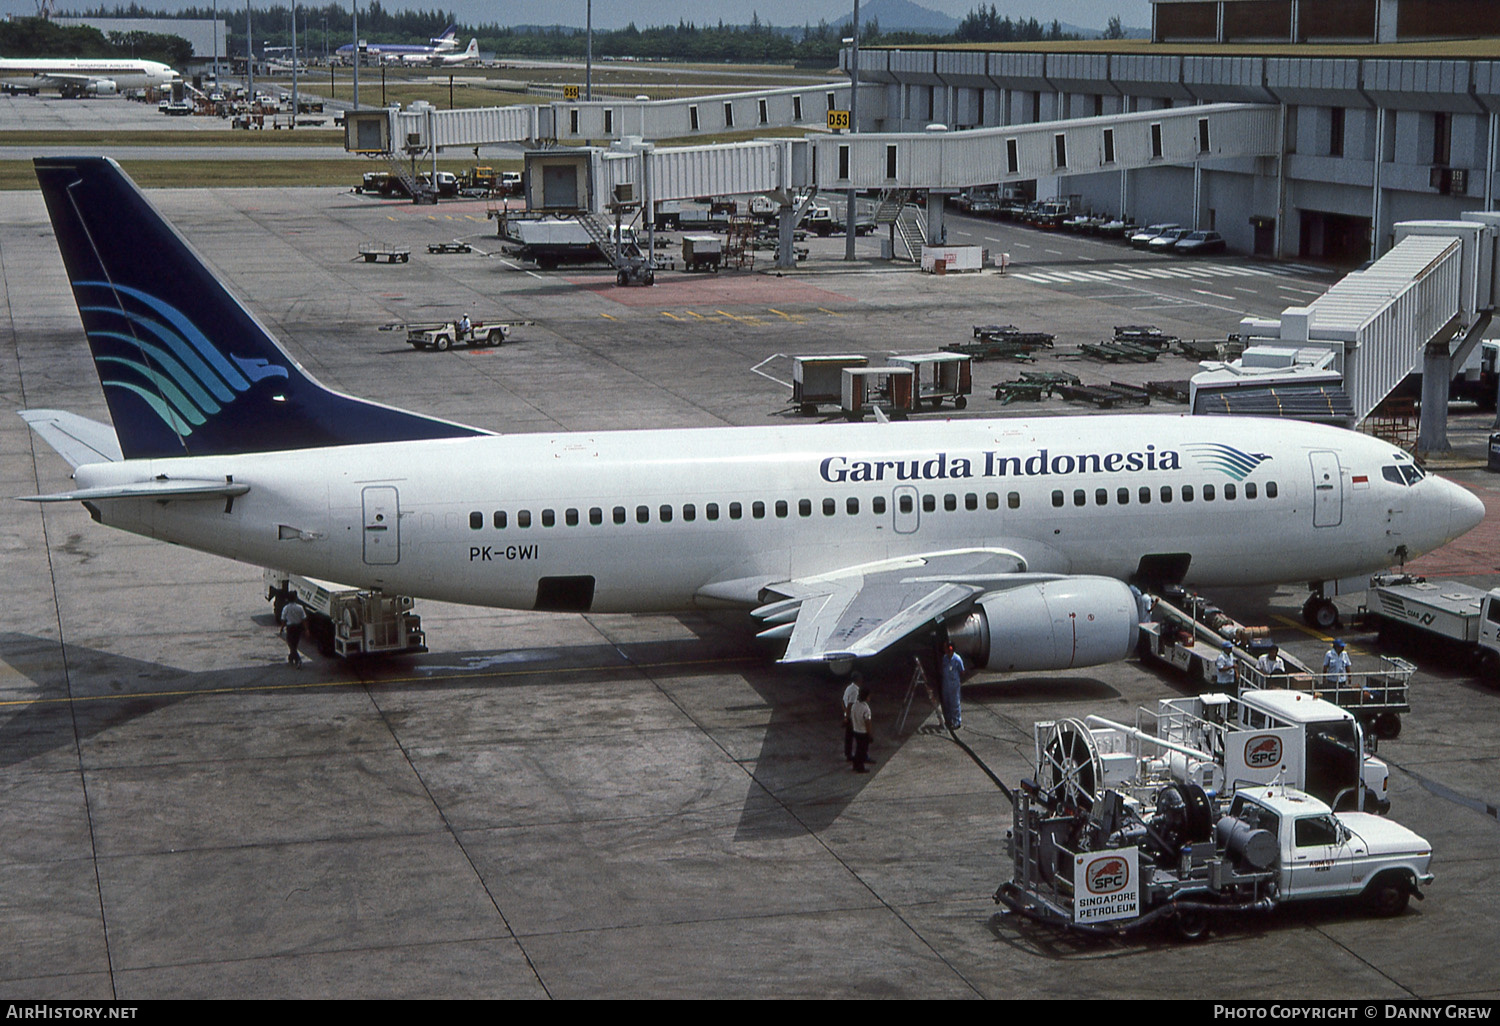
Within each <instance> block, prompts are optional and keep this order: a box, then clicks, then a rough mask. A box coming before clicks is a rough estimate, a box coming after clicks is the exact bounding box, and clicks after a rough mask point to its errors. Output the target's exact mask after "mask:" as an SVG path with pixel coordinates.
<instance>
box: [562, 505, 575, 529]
mask: <svg viewBox="0 0 1500 1026" xmlns="http://www.w3.org/2000/svg"><path fill="white" fill-rule="evenodd" d="M563 523H565V524H567V525H568V526H569V527H577V526H578V511H577V510H576V509H565V510H563Z"/></svg>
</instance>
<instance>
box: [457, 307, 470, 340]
mask: <svg viewBox="0 0 1500 1026" xmlns="http://www.w3.org/2000/svg"><path fill="white" fill-rule="evenodd" d="M473 330H474V325H473V324H471V323H470V322H469V315H468V314H464V315H463V317H462V318H461V319H460V320H459V322H458V340H459V341H460V342H466V341H468V338H469V334H470V332H472V331H473Z"/></svg>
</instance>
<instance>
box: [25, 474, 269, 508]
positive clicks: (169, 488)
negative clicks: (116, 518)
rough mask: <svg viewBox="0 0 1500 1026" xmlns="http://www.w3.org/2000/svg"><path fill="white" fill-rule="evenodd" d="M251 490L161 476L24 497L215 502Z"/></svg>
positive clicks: (34, 499) (29, 499)
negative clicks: (128, 482) (201, 500)
mask: <svg viewBox="0 0 1500 1026" xmlns="http://www.w3.org/2000/svg"><path fill="white" fill-rule="evenodd" d="M249 490H250V486H249V485H247V484H236V483H235V482H233V481H231V480H228V479H227V478H226V479H225V480H223V481H193V480H189V479H187V478H168V477H158V478H154V479H152V480H150V481H136V482H133V483H131V484H120V485H108V486H105V487H103V488H80V489H78V490H77V491H75V492H56V493H54V494H52V495H22V496H21V497H20V498H21V500H22V501H23V502H97V501H102V500H105V499H216V498H233V497H234V496H236V495H244V494H245V493H246V492H248V491H249Z"/></svg>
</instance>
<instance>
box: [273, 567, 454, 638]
mask: <svg viewBox="0 0 1500 1026" xmlns="http://www.w3.org/2000/svg"><path fill="white" fill-rule="evenodd" d="M262 578H263V580H264V581H265V585H266V600H267V601H268V602H270V603H271V608H272V612H273V613H274V614H275V616H276V621H277V622H278V623H280V622H281V611H282V610H283V609H285V608H286V605H287V603H289V602H300V603H301V604H302V605H303V606H305V607H306V608H307V630H308V634H309V635H310V636H311V637H312V639H313V640H314V641H316V642H317V643H318V650H319V651H320V652H322V653H323V654H324V655H336V656H338V657H340V658H341V659H347V658H349V657H350V656H361V655H401V654H412V653H417V652H426V651H427V635H426V634H425V633H423V631H422V618H421V617H420V616H418V615H417V614H416V613H414V612H412V605H413V601H412V598H411V596H409V595H386V594H384V593H383V592H379V591H369V590H365V589H361V588H351V587H348V586H347V585H343V584H334V583H333V582H332V581H320V580H316V579H315V578H312V577H302V576H300V575H298V574H288V573H282V572H281V571H279V570H266V571H264V572H263V574H262Z"/></svg>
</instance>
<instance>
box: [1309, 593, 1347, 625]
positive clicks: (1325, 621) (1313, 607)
mask: <svg viewBox="0 0 1500 1026" xmlns="http://www.w3.org/2000/svg"><path fill="white" fill-rule="evenodd" d="M1302 619H1303V620H1305V621H1306V622H1307V625H1308V626H1309V627H1317V628H1318V629H1319V630H1325V631H1326V630H1332V629H1333V628H1334V627H1337V626H1338V622H1339V607H1338V606H1336V605H1334V604H1333V603H1332V602H1331V601H1329V600H1328V599H1326V598H1320V597H1318V596H1316V595H1314V596H1313V597H1312V598H1310V599H1308V600H1307V604H1306V605H1305V606H1303V607H1302Z"/></svg>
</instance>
